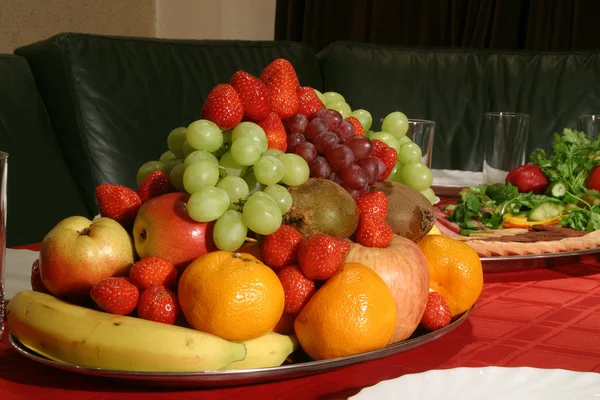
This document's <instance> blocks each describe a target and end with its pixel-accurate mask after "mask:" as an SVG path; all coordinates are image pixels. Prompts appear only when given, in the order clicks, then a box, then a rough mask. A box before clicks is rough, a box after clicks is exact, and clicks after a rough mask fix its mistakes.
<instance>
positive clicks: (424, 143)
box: [406, 119, 435, 168]
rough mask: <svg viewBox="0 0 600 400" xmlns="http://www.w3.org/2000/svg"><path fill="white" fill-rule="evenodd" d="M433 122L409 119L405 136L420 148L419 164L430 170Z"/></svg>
mask: <svg viewBox="0 0 600 400" xmlns="http://www.w3.org/2000/svg"><path fill="white" fill-rule="evenodd" d="M434 132H435V122H434V121H429V120H426V119H409V120H408V131H407V132H406V136H408V138H409V139H410V140H412V141H413V142H414V143H415V144H416V145H417V146H419V147H420V148H421V151H422V153H423V156H422V157H421V162H422V163H423V164H425V165H427V167H429V168H431V153H432V152H433V135H434Z"/></svg>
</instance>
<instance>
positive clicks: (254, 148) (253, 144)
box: [230, 137, 262, 166]
mask: <svg viewBox="0 0 600 400" xmlns="http://www.w3.org/2000/svg"><path fill="white" fill-rule="evenodd" d="M230 153H231V157H233V161H235V162H236V163H238V164H239V165H245V166H248V165H254V164H256V162H257V161H258V160H260V155H261V154H262V151H261V150H260V146H259V144H258V142H257V141H256V140H254V139H253V138H251V137H240V138H238V139H237V140H236V141H234V142H233V143H232V144H231V150H230Z"/></svg>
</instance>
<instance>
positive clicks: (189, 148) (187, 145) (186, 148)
mask: <svg viewBox="0 0 600 400" xmlns="http://www.w3.org/2000/svg"><path fill="white" fill-rule="evenodd" d="M182 151H183V157H184V158H186V157H187V156H189V155H190V154H192V153H193V152H194V151H196V149H195V148H193V147H192V145H191V144H190V142H188V141H187V139H186V140H185V141H184V142H183V146H182Z"/></svg>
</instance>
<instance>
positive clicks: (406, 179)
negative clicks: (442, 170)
mask: <svg viewBox="0 0 600 400" xmlns="http://www.w3.org/2000/svg"><path fill="white" fill-rule="evenodd" d="M400 175H401V177H402V182H403V183H404V184H405V185H408V186H410V187H411V188H413V189H415V190H418V191H419V192H421V191H423V190H425V189H427V188H428V187H430V186H431V182H432V181H433V175H432V174H431V170H430V169H429V168H427V165H425V164H423V163H415V164H409V165H405V166H404V167H402V170H401V172H400Z"/></svg>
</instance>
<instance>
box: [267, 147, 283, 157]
mask: <svg viewBox="0 0 600 400" xmlns="http://www.w3.org/2000/svg"><path fill="white" fill-rule="evenodd" d="M282 154H285V153H284V152H283V151H281V150H279V149H267V151H265V152H264V153H263V156H273V157H279V156H280V155H282Z"/></svg>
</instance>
